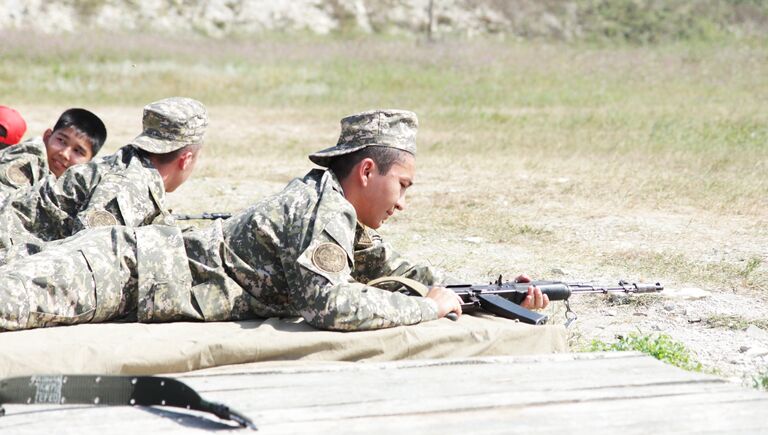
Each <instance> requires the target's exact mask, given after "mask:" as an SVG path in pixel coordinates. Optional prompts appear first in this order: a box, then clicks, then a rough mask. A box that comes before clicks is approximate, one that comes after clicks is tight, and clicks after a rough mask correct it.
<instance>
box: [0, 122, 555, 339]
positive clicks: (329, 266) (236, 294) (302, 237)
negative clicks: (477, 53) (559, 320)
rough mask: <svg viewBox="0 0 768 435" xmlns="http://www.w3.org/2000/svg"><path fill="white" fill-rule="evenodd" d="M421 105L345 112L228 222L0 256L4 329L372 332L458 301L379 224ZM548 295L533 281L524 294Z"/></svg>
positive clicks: (389, 208) (407, 171)
mask: <svg viewBox="0 0 768 435" xmlns="http://www.w3.org/2000/svg"><path fill="white" fill-rule="evenodd" d="M416 129H417V120H416V116H415V115H414V114H413V113H412V112H406V111H396V110H379V111H371V112H364V113H360V114H357V115H353V116H350V117H347V118H344V119H343V120H342V123H341V137H340V138H339V142H338V144H337V145H336V146H334V147H331V148H329V149H326V150H323V151H320V152H317V153H314V154H312V155H310V159H311V160H312V161H313V162H315V163H317V164H319V165H320V166H324V167H328V168H330V169H315V170H312V171H311V172H309V173H308V174H307V175H306V176H304V178H301V179H295V180H293V181H292V182H291V183H289V184H288V186H287V187H286V188H285V189H284V190H283V191H282V192H281V193H279V194H277V195H275V196H272V197H269V198H266V199H264V200H262V201H260V202H258V203H256V204H255V205H254V206H252V207H251V208H250V209H248V210H246V211H244V212H242V213H240V214H239V215H236V216H233V217H232V218H230V219H228V220H227V221H224V222H223V223H222V221H216V222H214V223H213V224H212V225H210V226H208V227H207V228H205V229H202V230H198V231H189V232H185V233H183V234H182V233H181V231H180V230H179V229H178V228H176V227H172V226H159V225H153V226H146V227H142V228H135V229H130V228H125V227H111V228H103V229H96V230H91V231H87V232H85V231H84V232H81V233H80V234H78V235H76V236H74V237H72V238H70V239H68V240H67V241H65V242H64V243H62V244H60V245H58V246H55V247H52V248H51V249H49V250H46V251H44V252H41V253H39V254H36V255H34V256H31V257H28V258H26V259H24V260H22V261H18V262H16V263H14V264H11V265H8V266H5V267H3V268H0V289H3V292H2V293H0V330H3V329H5V330H16V329H26V328H37V327H43V326H53V325H61V324H72V323H83V322H104V321H109V320H114V319H118V318H126V317H129V318H133V319H135V320H138V321H141V322H168V321H179V320H201V321H220V320H237V319H247V318H254V317H273V316H301V317H303V318H304V319H305V320H306V321H307V322H308V323H309V324H311V325H313V326H315V327H317V328H321V329H331V330H367V329H377V328H387V327H392V326H398V325H409V324H415V323H419V322H424V321H429V320H434V319H437V318H440V317H443V316H445V315H446V314H447V313H450V312H455V313H457V314H460V313H461V306H460V299H459V298H458V296H456V294H455V293H454V292H453V291H451V290H447V289H445V288H442V287H435V286H434V285H435V284H436V283H439V282H441V280H440V278H439V277H438V275H437V274H436V272H435V271H434V270H432V269H431V268H429V267H427V266H424V265H418V264H414V263H411V262H409V261H408V260H406V259H404V258H403V257H401V256H399V255H398V254H397V253H395V252H394V250H393V249H392V247H391V246H390V245H388V244H387V243H384V242H383V241H382V239H381V237H380V236H379V235H378V234H377V233H376V231H375V230H376V228H378V227H379V226H380V225H381V224H382V223H383V222H384V221H385V220H386V219H387V218H388V217H389V216H391V215H392V214H394V213H395V212H396V211H399V210H402V209H404V208H405V193H406V191H407V189H408V188H409V187H410V186H411V184H412V183H413V178H414V172H415V166H414V163H415V160H414V156H415V152H416V144H415V135H416ZM383 276H399V277H407V278H412V279H414V280H416V281H419V282H421V283H422V284H424V285H426V286H432V287H431V288H430V289H429V291H428V293H427V294H426V297H424V298H421V297H411V296H406V295H403V294H400V293H393V292H389V291H386V290H383V289H381V288H378V287H374V286H371V285H367V284H366V283H367V282H369V281H370V280H372V279H374V278H379V277H383ZM547 303H548V300H547V299H546V296H542V294H541V292H540V291H539V290H538V289H535V288H533V287H531V288H529V296H528V298H527V299H526V301H525V302H524V304H523V305H524V306H526V307H528V308H542V307H544V306H546V304H547Z"/></svg>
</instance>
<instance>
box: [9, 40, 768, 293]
mask: <svg viewBox="0 0 768 435" xmlns="http://www.w3.org/2000/svg"><path fill="white" fill-rule="evenodd" d="M4 37H7V38H9V41H12V42H13V44H6V45H4V46H3V47H0V56H1V57H2V58H3V60H4V61H3V63H2V64H0V92H2V94H3V95H4V96H5V97H4V101H3V103H4V104H9V105H13V106H17V107H18V108H20V109H21V110H22V111H23V113H24V114H25V115H26V116H27V118H28V120H29V121H30V122H29V124H30V132H37V131H42V129H43V128H45V127H47V126H49V124H50V123H51V122H52V121H53V120H54V119H55V116H56V114H57V113H58V112H60V111H61V110H62V109H63V108H65V107H70V106H85V107H91V108H93V109H94V110H95V111H97V112H98V113H100V114H103V116H104V118H105V120H106V121H107V123H108V126H109V128H110V140H109V143H108V146H107V147H106V148H105V149H106V151H111V150H113V149H115V148H117V147H118V146H120V145H121V144H123V143H125V141H127V140H129V139H130V138H131V137H132V136H133V135H135V134H136V133H137V132H138V129H139V124H140V113H141V106H142V105H143V104H144V103H146V102H149V101H152V100H155V99H159V98H162V97H165V96H169V95H174V94H178V95H187V96H191V97H195V98H198V99H200V100H202V101H204V102H205V103H206V104H208V105H209V107H210V113H211V130H210V134H209V140H208V143H209V147H208V149H207V150H206V151H205V153H206V155H205V158H204V161H203V162H202V164H201V165H200V167H199V169H198V173H197V175H196V177H195V178H194V179H193V180H192V181H190V182H189V183H188V184H187V185H185V186H183V187H182V188H181V189H180V190H179V192H177V193H176V194H174V195H172V196H171V202H172V204H173V205H174V206H175V207H177V208H179V209H184V210H185V211H190V212H193V211H200V210H203V209H207V210H212V211H223V210H238V209H241V208H243V207H246V206H247V205H249V204H251V203H252V202H253V201H255V200H256V199H258V198H260V197H262V196H264V195H266V194H268V193H271V192H274V191H277V190H279V189H280V187H281V186H282V185H283V184H284V183H285V182H286V181H288V180H289V179H290V178H291V177H292V176H296V175H300V174H302V173H303V172H305V171H306V170H307V169H309V168H310V167H311V165H310V164H309V162H308V161H307V160H306V157H305V156H306V154H307V153H308V152H310V151H312V150H316V149H319V148H323V147H326V146H328V145H330V144H332V143H334V141H335V139H336V135H337V134H338V119H339V118H340V117H341V116H343V115H346V114H349V113H352V112H356V111H359V110H364V109H369V108H372V107H385V106H388V107H399V108H409V109H412V110H415V111H416V112H417V113H418V114H419V115H420V120H421V132H420V135H419V146H420V155H419V174H418V178H417V184H416V186H415V187H414V188H413V191H412V194H411V197H410V198H409V208H410V210H409V211H408V212H407V213H403V214H401V215H400V216H399V217H398V218H397V219H395V221H394V223H393V224H390V225H388V226H387V227H386V228H384V230H383V231H384V233H385V235H387V236H388V237H389V238H390V239H392V240H393V241H394V242H395V244H396V245H399V246H401V247H402V249H403V250H406V251H408V252H410V253H413V254H417V255H419V256H423V257H426V258H428V259H430V260H431V261H433V262H434V263H436V264H438V265H440V266H443V267H445V268H446V269H448V270H450V271H451V272H453V273H455V274H457V275H460V276H465V277H469V278H472V279H481V278H482V279H485V278H487V277H488V276H491V275H495V274H498V273H499V272H504V273H509V274H512V273H515V272H518V271H527V272H529V273H531V274H535V275H537V276H542V277H549V276H551V275H552V273H553V272H552V271H553V269H556V268H557V269H561V270H564V271H565V272H564V273H565V275H566V277H571V278H577V279H586V278H606V279H610V280H614V278H618V277H626V278H630V279H639V278H644V279H645V278H647V279H649V280H663V281H665V282H666V283H668V284H678V285H682V284H690V285H696V286H700V287H705V288H711V289H735V290H738V291H740V290H748V291H757V292H763V291H764V290H765V289H766V288H768V270H767V269H766V264H768V258H767V255H768V254H767V253H766V248H765V247H766V246H768V230H767V229H766V228H768V225H767V224H768V213H767V212H766V210H768V177H766V176H765V174H766V171H767V170H768V167H767V166H768V112H766V111H765V103H766V100H767V99H768V49H766V48H765V45H750V44H740V45H736V44H726V45H695V44H689V45H668V46H660V47H643V48H637V47H614V48H596V47H590V46H582V47H573V46H565V45H543V44H536V45H528V44H522V43H520V44H518V43H501V42H493V41H474V42H459V41H448V42H444V43H441V44H435V45H420V44H417V43H415V42H413V41H402V40H368V39H359V40H353V41H341V40H333V39H325V40H312V39H309V38H306V39H302V40H298V41H290V40H285V39H271V40H263V41H247V40H239V41H234V40H233V41H213V40H205V39H198V38H194V37H190V39H188V40H181V39H173V38H160V37H153V36H146V35H143V36H136V37H131V38H128V37H124V36H110V35H105V37H103V38H94V39H93V40H89V41H88V43H87V44H86V42H85V41H81V40H80V39H77V38H73V37H59V38H56V39H53V38H47V37H40V36H30V35H22V34H13V33H9V34H7V35H4ZM9 47H13V48H9Z"/></svg>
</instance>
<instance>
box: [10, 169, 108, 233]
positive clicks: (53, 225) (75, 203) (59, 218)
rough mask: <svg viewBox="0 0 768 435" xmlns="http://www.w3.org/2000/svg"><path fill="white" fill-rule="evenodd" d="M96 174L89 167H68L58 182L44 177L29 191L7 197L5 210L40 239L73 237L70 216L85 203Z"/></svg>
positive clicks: (71, 217) (72, 219) (88, 197)
mask: <svg viewBox="0 0 768 435" xmlns="http://www.w3.org/2000/svg"><path fill="white" fill-rule="evenodd" d="M98 181H99V173H98V171H96V169H95V165H93V164H90V163H88V164H84V165H77V166H73V167H71V168H69V169H68V170H67V171H66V172H65V173H64V174H63V175H62V176H61V177H59V179H58V180H56V179H55V178H54V177H53V176H52V175H48V176H46V177H45V179H43V180H42V181H41V182H40V183H38V184H36V185H35V186H34V187H33V188H32V189H27V190H26V191H24V192H18V193H17V194H15V195H13V196H12V197H11V198H9V200H8V203H7V204H6V206H5V207H4V210H3V214H5V213H6V210H5V209H9V208H10V209H12V210H9V211H8V212H11V213H12V214H14V215H15V218H17V219H21V221H22V222H23V226H24V228H26V230H27V231H29V232H31V233H32V234H34V235H36V236H37V237H39V238H41V239H43V240H58V239H62V238H65V237H68V236H70V235H72V234H73V226H74V217H75V215H76V214H77V212H78V210H79V209H80V208H81V207H82V205H83V204H87V203H88V201H89V199H90V197H91V191H92V189H93V186H94V185H96V184H97V183H98Z"/></svg>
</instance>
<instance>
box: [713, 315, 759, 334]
mask: <svg viewBox="0 0 768 435" xmlns="http://www.w3.org/2000/svg"><path fill="white" fill-rule="evenodd" d="M705 323H706V325H707V326H709V327H710V328H722V329H731V330H739V331H744V330H746V329H747V328H748V327H749V325H755V326H757V327H758V328H760V329H768V319H749V318H746V317H743V316H739V315H713V316H709V317H707V319H706V321H705Z"/></svg>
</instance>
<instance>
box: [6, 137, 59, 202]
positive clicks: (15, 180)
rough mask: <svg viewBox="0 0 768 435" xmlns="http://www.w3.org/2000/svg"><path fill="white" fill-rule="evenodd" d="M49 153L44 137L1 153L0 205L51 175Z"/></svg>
mask: <svg viewBox="0 0 768 435" xmlns="http://www.w3.org/2000/svg"><path fill="white" fill-rule="evenodd" d="M50 173H51V172H50V169H49V168H48V152H47V151H46V149H45V143H43V138H42V137H35V138H32V139H28V140H25V141H24V142H22V143H20V144H17V145H13V146H9V147H7V148H5V149H3V150H2V151H0V204H2V203H3V202H4V201H5V200H6V199H7V198H8V196H9V195H10V194H11V193H13V192H15V191H16V190H18V189H23V188H27V187H29V186H31V185H33V184H35V183H37V182H38V181H40V180H42V179H43V178H44V177H45V176H47V175H49V174H50Z"/></svg>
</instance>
